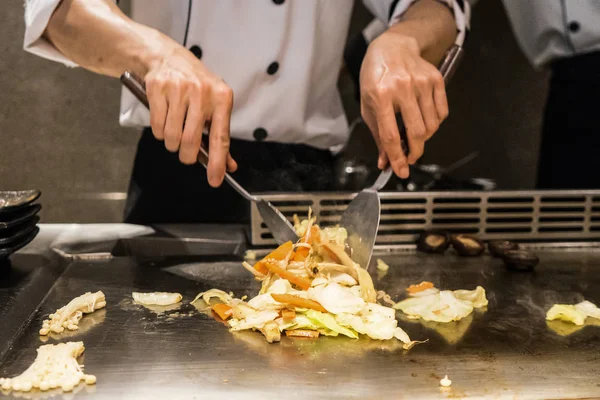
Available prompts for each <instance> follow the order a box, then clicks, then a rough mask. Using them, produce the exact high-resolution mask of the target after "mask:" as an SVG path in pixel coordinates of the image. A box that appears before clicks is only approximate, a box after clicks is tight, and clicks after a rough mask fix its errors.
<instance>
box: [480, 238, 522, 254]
mask: <svg viewBox="0 0 600 400" xmlns="http://www.w3.org/2000/svg"><path fill="white" fill-rule="evenodd" d="M488 250H489V251H490V253H491V254H492V255H493V256H494V257H502V256H504V253H506V252H507V251H511V250H519V244H518V243H516V242H511V241H510V240H492V241H491V242H489V243H488Z"/></svg>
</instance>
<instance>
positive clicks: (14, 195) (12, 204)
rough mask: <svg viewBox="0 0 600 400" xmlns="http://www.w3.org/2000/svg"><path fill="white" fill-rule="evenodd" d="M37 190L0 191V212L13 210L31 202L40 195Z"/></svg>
mask: <svg viewBox="0 0 600 400" xmlns="http://www.w3.org/2000/svg"><path fill="white" fill-rule="evenodd" d="M41 194H42V192H40V191H39V190H16V191H15V190H8V191H0V214H2V213H5V212H13V211H16V210H18V209H19V208H21V207H23V206H26V205H28V204H31V203H33V202H34V201H36V200H37V199H38V197H40V195H41Z"/></svg>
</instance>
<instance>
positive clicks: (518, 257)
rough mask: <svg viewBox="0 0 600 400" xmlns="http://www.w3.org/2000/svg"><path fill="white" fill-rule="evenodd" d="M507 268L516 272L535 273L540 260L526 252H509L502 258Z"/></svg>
mask: <svg viewBox="0 0 600 400" xmlns="http://www.w3.org/2000/svg"><path fill="white" fill-rule="evenodd" d="M502 259H503V260H504V265H506V268H508V269H510V270H514V271H533V269H534V268H535V266H536V265H538V263H539V262H540V259H539V258H538V257H537V256H536V255H535V254H533V253H531V252H529V251H526V250H509V251H507V252H505V253H504V255H503V256H502Z"/></svg>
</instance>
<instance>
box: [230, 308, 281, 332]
mask: <svg viewBox="0 0 600 400" xmlns="http://www.w3.org/2000/svg"><path fill="white" fill-rule="evenodd" d="M277 317H279V313H278V312H277V311H275V310H265V311H256V312H254V313H251V314H249V315H247V316H246V318H244V319H242V320H236V319H231V320H229V326H230V327H231V330H232V331H242V330H246V329H260V328H262V327H263V326H265V324H266V323H267V322H271V321H275V319H276V318H277Z"/></svg>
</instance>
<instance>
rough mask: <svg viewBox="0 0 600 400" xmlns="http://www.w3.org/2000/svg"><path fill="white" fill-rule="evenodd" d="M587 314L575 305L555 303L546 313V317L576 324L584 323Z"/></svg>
mask: <svg viewBox="0 0 600 400" xmlns="http://www.w3.org/2000/svg"><path fill="white" fill-rule="evenodd" d="M585 318H586V315H585V314H584V313H582V312H581V311H579V310H577V309H576V308H575V306H573V305H567V304H555V305H553V306H552V308H550V309H549V310H548V312H547V313H546V319H547V320H548V321H552V320H555V319H558V320H561V321H567V322H572V323H574V324H575V325H583V324H584V323H585Z"/></svg>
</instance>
